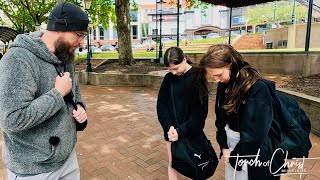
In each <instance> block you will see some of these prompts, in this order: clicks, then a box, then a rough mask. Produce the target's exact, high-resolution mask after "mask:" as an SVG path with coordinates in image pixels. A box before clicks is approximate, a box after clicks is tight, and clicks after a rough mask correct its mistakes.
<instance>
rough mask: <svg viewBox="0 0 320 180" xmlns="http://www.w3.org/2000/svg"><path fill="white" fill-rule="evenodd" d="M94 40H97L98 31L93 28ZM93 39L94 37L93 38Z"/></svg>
mask: <svg viewBox="0 0 320 180" xmlns="http://www.w3.org/2000/svg"><path fill="white" fill-rule="evenodd" d="M92 34H93V40H96V39H97V32H96V30H93V33H92ZM91 39H92V38H91Z"/></svg>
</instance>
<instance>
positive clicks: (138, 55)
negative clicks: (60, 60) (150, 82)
mask: <svg viewBox="0 0 320 180" xmlns="http://www.w3.org/2000/svg"><path fill="white" fill-rule="evenodd" d="M184 52H185V53H205V50H203V51H184ZM163 53H164V52H163ZM86 57H87V55H86V54H81V55H78V56H77V57H76V59H84V58H86ZM118 57H119V56H118V52H115V51H114V52H103V53H93V54H92V58H99V59H100V58H101V59H116V58H118ZM133 58H156V52H137V53H133Z"/></svg>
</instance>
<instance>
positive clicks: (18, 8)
mask: <svg viewBox="0 0 320 180" xmlns="http://www.w3.org/2000/svg"><path fill="white" fill-rule="evenodd" d="M67 1H69V2H73V3H77V1H76V0H67ZM56 3H57V1H55V0H32V1H22V0H1V1H0V10H2V11H3V12H4V14H5V15H6V16H7V17H8V18H9V20H10V21H11V22H12V24H13V26H12V28H13V29H15V30H16V31H18V32H19V33H24V32H30V31H35V30H36V27H37V26H40V25H41V23H42V22H46V21H47V14H48V12H50V10H51V9H52V8H53V7H54V6H55V5H56ZM2 23H4V22H2Z"/></svg>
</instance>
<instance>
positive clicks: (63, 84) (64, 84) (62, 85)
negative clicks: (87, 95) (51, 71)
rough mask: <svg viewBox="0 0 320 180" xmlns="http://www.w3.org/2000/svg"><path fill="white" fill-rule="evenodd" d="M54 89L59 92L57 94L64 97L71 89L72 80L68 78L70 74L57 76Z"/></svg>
mask: <svg viewBox="0 0 320 180" xmlns="http://www.w3.org/2000/svg"><path fill="white" fill-rule="evenodd" d="M54 88H55V89H56V90H58V91H59V93H60V94H61V95H62V96H63V97H64V96H65V95H67V94H68V93H69V92H70V91H71V89H72V79H71V78H70V73H69V72H65V73H64V74H63V76H62V77H60V76H57V77H56V82H55V84H54Z"/></svg>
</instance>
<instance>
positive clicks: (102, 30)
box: [99, 27, 104, 40]
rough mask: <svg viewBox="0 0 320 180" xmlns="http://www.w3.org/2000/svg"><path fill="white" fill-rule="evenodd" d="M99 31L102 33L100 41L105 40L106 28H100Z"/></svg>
mask: <svg viewBox="0 0 320 180" xmlns="http://www.w3.org/2000/svg"><path fill="white" fill-rule="evenodd" d="M99 31H100V39H101V40H104V28H103V27H99Z"/></svg>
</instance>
